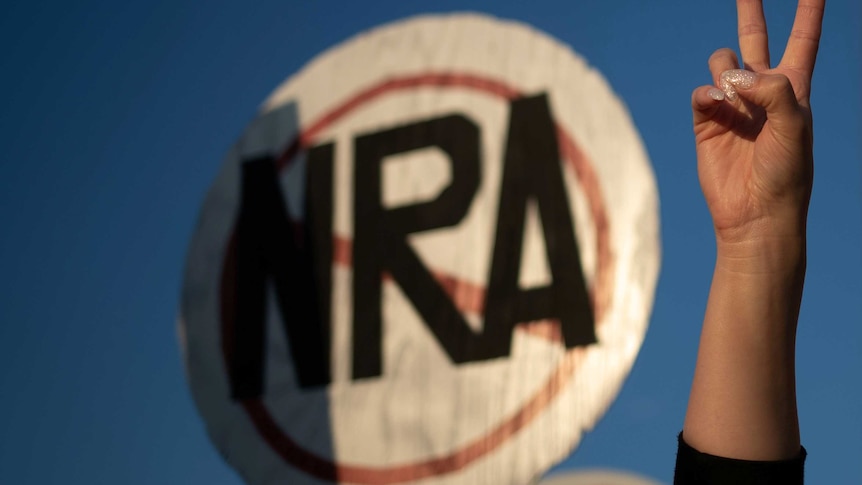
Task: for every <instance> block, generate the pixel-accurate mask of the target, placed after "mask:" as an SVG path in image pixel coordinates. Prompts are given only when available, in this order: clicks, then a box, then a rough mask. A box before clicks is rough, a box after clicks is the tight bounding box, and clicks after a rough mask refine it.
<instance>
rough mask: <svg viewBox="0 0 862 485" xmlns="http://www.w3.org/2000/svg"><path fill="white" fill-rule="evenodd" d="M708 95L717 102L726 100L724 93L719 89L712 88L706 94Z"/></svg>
mask: <svg viewBox="0 0 862 485" xmlns="http://www.w3.org/2000/svg"><path fill="white" fill-rule="evenodd" d="M706 94H708V95H709V97H710V98H712V99H714V100H716V101H721V100H723V99H724V91H722V90H721V89H718V88H710V89H709V91H707V92H706Z"/></svg>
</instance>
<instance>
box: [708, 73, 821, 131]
mask: <svg viewBox="0 0 862 485" xmlns="http://www.w3.org/2000/svg"><path fill="white" fill-rule="evenodd" d="M719 85H720V87H721V89H722V91H724V92H725V94H726V96H727V99H728V100H729V101H735V100H736V98H737V95H738V96H739V97H741V98H743V99H745V100H746V101H749V102H751V103H753V104H755V105H756V106H760V107H761V108H763V109H764V110H765V111H766V118H767V119H768V120H769V122H770V124H772V125H773V126H774V127H775V129H777V130H778V131H779V132H783V133H784V134H786V135H788V136H793V135H795V131H796V130H797V129H798V128H800V127H802V126H803V125H804V123H805V120H804V115H803V113H802V110H801V109H800V108H799V102H798V101H797V100H796V93H794V91H793V85H792V84H791V83H790V80H789V79H788V78H787V76H785V75H783V74H764V73H756V72H752V71H746V70H744V69H730V70H728V71H724V72H722V73H721V76H720V78H719Z"/></svg>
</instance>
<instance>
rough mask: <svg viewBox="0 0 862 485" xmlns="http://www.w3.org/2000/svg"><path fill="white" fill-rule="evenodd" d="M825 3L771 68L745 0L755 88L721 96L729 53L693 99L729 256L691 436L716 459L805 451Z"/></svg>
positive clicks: (753, 8)
mask: <svg viewBox="0 0 862 485" xmlns="http://www.w3.org/2000/svg"><path fill="white" fill-rule="evenodd" d="M824 4H825V0H800V1H799V3H798V6H797V12H796V19H795V20H794V24H793V29H792V32H791V34H790V39H789V40H788V42H787V48H786V50H785V52H784V56H783V58H782V59H781V62H780V63H779V64H778V65H777V66H776V67H773V68H771V67H770V60H769V49H768V45H767V43H768V37H767V32H766V22H765V20H764V15H763V6H762V3H761V0H738V1H737V12H738V26H739V46H740V52H741V54H742V58H743V60H744V63H745V64H744V68H745V69H747V70H749V71H753V72H754V73H755V80H754V83H753V85H752V86H751V87H749V88H745V87H740V86H737V87H736V91H737V93H738V99H736V100H734V101H729V100H728V99H727V98H726V97H725V99H714V97H719V98H720V97H721V96H720V93H716V92H715V91H712V93H710V90H711V89H715V86H719V85H720V76H721V73H722V72H723V71H726V70H729V69H738V68H739V62H738V60H737V58H736V55H735V54H734V53H733V52H732V51H731V50H730V49H720V50H718V51H716V52H715V53H714V54H713V55H712V56H711V57H710V59H709V69H710V71H711V73H712V77H713V83H714V86H701V87H699V88H697V89H695V90H694V92H693V93H692V110H693V117H694V133H695V141H696V148H697V163H698V176H699V179H700V185H701V189H702V190H703V194H704V197H705V199H706V203H707V206H708V207H709V211H710V214H711V216H712V221H713V225H714V228H715V237H716V247H717V253H716V262H715V271H714V274H713V279H712V286H711V288H710V293H709V299H708V302H707V308H706V314H705V316H704V322H703V330H702V333H701V340H700V347H699V351H698V358H697V365H696V367H695V376H694V381H693V383H692V388H691V394H690V397H689V403H688V409H687V412H686V417H685V424H684V426H683V437H684V439H685V441H686V442H687V443H688V444H690V445H691V446H692V447H694V448H696V449H698V450H700V451H701V452H704V453H709V454H713V455H718V456H724V457H729V458H736V459H747V460H782V459H790V458H794V457H796V456H798V455H799V453H800V438H799V422H798V417H797V410H796V383H795V380H796V375H795V345H796V326H797V319H798V316H799V306H800V302H801V299H802V287H803V282H804V279H805V244H806V238H805V226H806V218H807V213H808V201H809V198H810V196H811V186H812V181H813V167H814V164H813V153H812V141H813V136H812V117H811V107H810V104H809V95H810V93H811V74H812V71H813V70H814V61H815V58H816V55H817V48H818V44H819V40H820V31H821V23H822V18H823V9H824ZM710 94H712V95H713V96H714V97H711V96H710ZM717 94H718V96H716V95H717Z"/></svg>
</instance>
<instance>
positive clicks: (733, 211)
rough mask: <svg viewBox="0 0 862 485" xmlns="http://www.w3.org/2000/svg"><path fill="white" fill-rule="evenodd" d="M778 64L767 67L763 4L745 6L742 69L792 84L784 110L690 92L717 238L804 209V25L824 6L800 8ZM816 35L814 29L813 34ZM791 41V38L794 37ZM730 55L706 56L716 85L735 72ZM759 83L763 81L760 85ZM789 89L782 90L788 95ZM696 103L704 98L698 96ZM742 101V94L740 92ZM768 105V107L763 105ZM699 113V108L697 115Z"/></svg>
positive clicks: (807, 57)
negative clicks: (779, 211)
mask: <svg viewBox="0 0 862 485" xmlns="http://www.w3.org/2000/svg"><path fill="white" fill-rule="evenodd" d="M802 3H804V2H801V4H800V7H799V10H798V12H797V20H796V23H795V25H794V29H793V30H794V34H793V35H791V39H790V42H789V43H788V47H787V51H786V52H785V56H784V59H782V62H781V64H779V66H777V67H776V68H774V69H769V68H768V66H769V56H768V47H767V41H766V26H765V22H764V20H763V11H762V7H761V6H760V2H757V1H742V2H740V3H739V4H740V5H741V6H742V7H744V8H740V17H739V20H740V48H741V51H742V54H743V57H744V59H745V60H746V67H747V68H748V69H749V70H750V71H753V72H755V73H757V75H758V79H767V78H768V79H770V80H774V79H776V78H778V77H779V76H776V75H781V76H783V77H784V78H785V81H784V83H785V84H786V81H789V84H790V86H792V93H789V98H790V99H789V102H788V103H785V104H787V105H788V106H782V107H781V110H777V109H775V108H774V107H773V106H769V105H762V104H759V103H754V102H751V100H745V99H746V98H744V97H743V98H741V99H740V100H739V101H736V102H726V101H723V102H720V103H715V102H710V101H708V100H707V101H701V102H700V104H698V100H697V96H698V94H699V93H698V91H696V92H695V100H694V102H695V117H694V118H695V120H694V121H695V122H694V132H695V141H696V149H697V158H698V175H699V178H700V184H701V188H702V190H703V193H704V196H705V198H706V202H707V205H708V207H709V210H710V213H711V214H712V218H713V223H714V225H715V228H716V230H717V231H718V232H719V233H722V232H726V231H734V230H738V229H743V228H746V227H749V226H751V225H752V224H756V223H757V221H760V220H762V219H763V218H765V217H769V216H771V215H772V214H774V212H775V208H776V207H783V208H786V207H788V206H794V205H795V206H796V210H800V209H802V210H804V208H806V207H807V201H808V196H809V195H810V190H811V181H812V162H811V161H812V155H811V136H810V133H811V112H810V109H809V107H808V95H809V91H810V79H811V71H812V70H813V66H814V57H815V55H816V48H817V47H816V42H812V36H811V35H808V34H807V33H811V32H813V31H812V30H811V29H810V25H809V24H813V22H815V20H816V22H818V23H819V19H814V18H813V17H815V16H813V15H812V12H813V13H816V12H817V7H818V6H819V11H820V13H821V14H822V2H820V3H819V4H818V5H815V4H817V3H818V2H813V3H811V4H810V5H802ZM817 33H818V35H819V31H818V32H817ZM794 36H795V37H794ZM737 67H738V66H737V65H736V58H735V56H734V55H733V54H732V53H731V52H730V51H718V52H717V53H716V54H715V55H713V58H711V59H710V68H711V70H712V72H713V78H714V81H715V82H716V85H717V84H718V77H719V75H720V74H721V72H722V71H724V70H728V69H736V68H737ZM758 82H761V81H758ZM790 86H787V87H786V88H787V90H790V89H791V88H790ZM700 96H701V99H706V98H703V96H705V94H700ZM743 96H744V95H743ZM761 106H765V107H761ZM699 109H700V111H699Z"/></svg>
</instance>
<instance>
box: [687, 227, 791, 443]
mask: <svg viewBox="0 0 862 485" xmlns="http://www.w3.org/2000/svg"><path fill="white" fill-rule="evenodd" d="M803 220H804V219H803ZM781 229H782V230H781V231H772V228H770V231H767V232H768V233H770V234H774V235H773V236H771V237H758V238H747V239H745V240H743V241H741V242H739V241H737V242H734V243H726V242H722V241H719V243H718V251H717V258H716V266H715V273H714V275H713V280H712V287H711V289H710V294H709V300H708V303H707V309H706V315H705V317H704V323H703V330H702V334H701V341H700V349H699V352H698V360H697V366H696V368H695V377H694V382H693V384H692V390H691V396H690V399H689V407H688V411H687V413H686V419H685V425H684V432H683V433H684V437H685V440H686V441H687V442H688V443H689V444H690V445H692V446H693V447H695V448H696V449H698V450H700V451H702V452H705V453H710V454H713V455H718V456H725V457H729V458H738V459H746V460H780V459H788V458H792V457H795V456H797V455H798V454H799V449H800V439H799V424H798V419H797V412H796V388H795V387H796V386H795V357H794V355H795V343H796V324H797V318H798V314H799V305H800V302H801V298H802V287H803V281H804V277H805V236H804V232H805V229H804V223H802V224H801V225H799V224H788V225H785V226H784V227H782V228H781Z"/></svg>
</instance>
